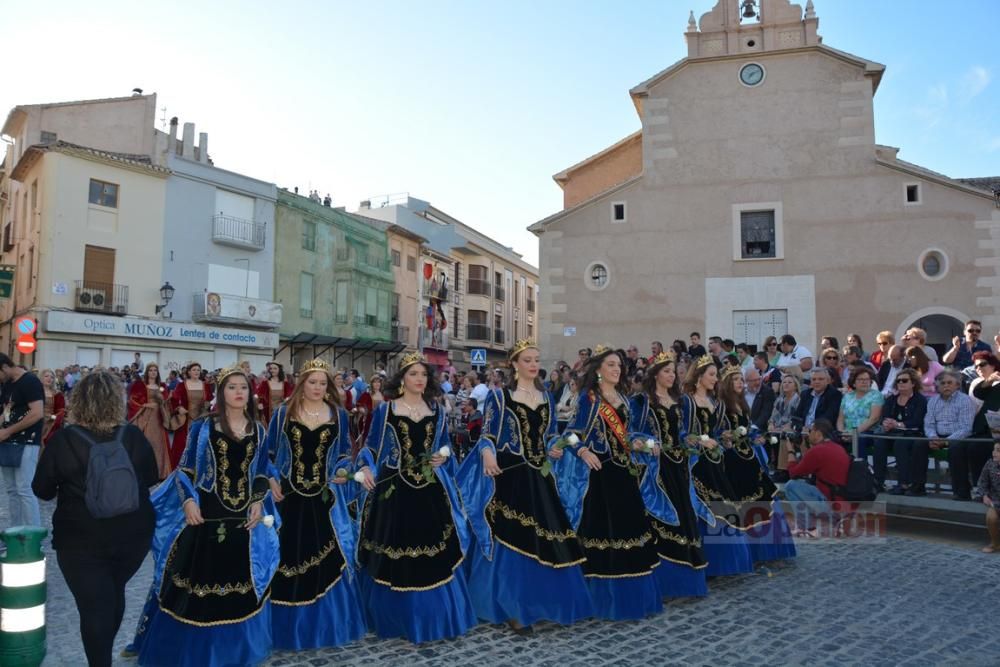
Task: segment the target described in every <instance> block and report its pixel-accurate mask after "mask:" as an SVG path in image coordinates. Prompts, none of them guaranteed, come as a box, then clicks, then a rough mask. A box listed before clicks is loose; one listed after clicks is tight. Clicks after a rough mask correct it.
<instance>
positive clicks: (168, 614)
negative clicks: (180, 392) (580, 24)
mask: <svg viewBox="0 0 1000 667" xmlns="http://www.w3.org/2000/svg"><path fill="white" fill-rule="evenodd" d="M218 386H219V388H220V390H219V406H218V408H217V410H216V412H215V413H213V414H211V415H209V416H208V417H206V418H204V419H199V420H197V421H195V422H194V423H193V424H192V425H191V428H190V429H189V432H188V442H187V447H186V448H185V450H184V454H183V455H182V457H181V462H180V466H179V467H178V468H177V470H175V471H174V472H173V473H171V474H170V476H169V477H167V479H166V480H165V481H164V482H163V484H161V485H160V487H159V488H158V489H157V491H156V493H155V494H154V497H153V506H154V508H155V509H156V513H157V521H156V525H157V530H156V535H155V536H154V538H153V555H154V558H155V569H154V576H153V587H152V592H151V594H150V598H149V601H148V603H147V605H146V608H145V610H144V613H143V616H142V618H141V619H140V621H139V629H138V630H137V634H136V641H135V643H134V644H133V647H134V648H135V649H136V650H137V651H138V653H139V664H140V665H192V666H200V665H255V664H258V663H260V662H262V661H263V660H264V659H265V658H267V656H268V654H269V653H270V650H271V606H270V602H269V600H268V589H269V586H270V584H271V579H272V577H273V576H274V572H275V570H276V569H277V565H278V549H279V547H278V536H277V533H276V532H275V529H274V527H272V526H273V523H274V515H275V512H274V509H273V508H274V505H273V503H272V501H271V497H270V492H269V489H268V480H267V470H268V456H267V447H266V443H265V441H264V428H263V426H261V425H260V424H258V423H257V415H256V412H255V409H254V402H253V400H251V398H252V394H251V390H250V381H249V378H247V377H246V375H244V374H243V371H242V370H240V369H239V367H234V368H230V369H226V370H224V371H222V373H221V374H220V376H219V380H218ZM265 505H266V506H267V507H268V509H267V510H265Z"/></svg>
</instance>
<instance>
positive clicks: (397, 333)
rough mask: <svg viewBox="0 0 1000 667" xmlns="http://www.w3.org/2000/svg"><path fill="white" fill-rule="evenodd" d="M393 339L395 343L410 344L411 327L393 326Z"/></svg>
mask: <svg viewBox="0 0 1000 667" xmlns="http://www.w3.org/2000/svg"><path fill="white" fill-rule="evenodd" d="M392 341H393V342H394V343H403V344H404V345H409V344H410V327H402V326H394V327H393V328H392Z"/></svg>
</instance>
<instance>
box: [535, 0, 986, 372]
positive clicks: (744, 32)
mask: <svg viewBox="0 0 1000 667" xmlns="http://www.w3.org/2000/svg"><path fill="white" fill-rule="evenodd" d="M818 24H819V19H818V18H817V16H816V11H815V8H814V6H813V2H812V0H809V1H808V2H807V3H806V5H805V8H804V9H803V7H802V6H801V5H797V4H791V3H790V2H789V1H788V0H760V2H754V1H753V0H743V2H740V1H739V0H719V2H718V3H717V4H716V5H715V7H714V9H712V10H711V11H710V12H708V13H706V14H704V15H702V16H701V19H700V20H698V21H697V22H696V21H695V17H694V13H693V12H692V14H691V18H690V20H689V23H688V27H687V32H686V33H685V38H686V40H687V46H688V55H687V57H686V58H683V59H681V60H680V61H678V62H676V63H674V64H673V65H671V66H670V67H668V68H667V69H665V70H663V71H662V72H659V73H658V74H655V75H653V76H652V77H651V78H650V79H648V80H646V81H644V82H642V83H639V84H638V85H636V86H635V87H634V88H632V89H631V90H630V91H629V93H630V95H631V98H632V103H633V104H634V105H635V109H636V112H637V114H638V116H639V121H640V123H641V128H640V129H639V130H638V131H636V132H635V133H634V134H632V135H630V136H627V137H625V138H624V139H622V140H621V141H619V142H618V143H616V144H614V145H613V146H610V147H608V148H606V149H605V150H603V151H601V152H600V153H597V154H596V155H593V156H591V157H589V158H587V159H585V160H583V161H582V162H579V163H578V164H575V165H573V166H571V167H569V168H567V169H565V170H564V171H562V172H561V173H559V174H556V175H555V177H554V178H555V180H556V182H557V183H558V184H559V186H560V187H561V188H562V190H563V194H564V209H563V210H562V211H560V212H558V213H556V214H554V215H552V216H550V217H548V218H545V219H544V220H541V221H539V222H537V223H535V224H534V225H532V226H531V227H530V228H529V229H530V230H531V231H532V232H534V233H535V234H536V235H537V236H538V237H539V243H540V248H539V254H540V271H539V273H540V277H541V278H540V283H541V285H540V299H541V303H540V308H539V311H540V327H539V331H538V334H539V344H540V347H541V349H542V350H543V359H544V360H545V361H546V362H551V361H555V360H558V359H566V360H572V359H574V358H575V357H576V351H577V349H579V348H582V347H593V346H594V345H595V344H597V343H610V344H612V345H615V346H621V347H624V346H626V345H628V344H631V343H637V344H640V346H641V349H644V347H645V346H646V345H648V343H649V341H650V340H654V339H659V340H663V341H664V343H665V344H666V345H669V343H670V341H671V340H673V339H674V338H681V339H684V340H687V337H688V333H689V332H691V331H699V332H701V334H702V336H703V338H707V336H710V335H717V336H722V337H723V338H732V339H734V340H735V341H736V342H737V343H739V342H746V343H748V344H751V345H756V346H759V345H760V344H761V342H762V341H763V339H764V338H765V337H766V336H768V335H777V336H780V335H782V334H785V333H791V334H793V335H794V336H795V337H796V338H797V339H798V341H799V342H800V343H801V344H803V345H805V346H806V347H809V348H810V349H812V350H815V349H816V344H817V342H818V340H819V338H820V337H822V336H824V335H835V336H839V337H840V339H841V340H842V341H843V340H844V338H845V337H846V335H847V334H848V333H849V332H851V333H859V334H861V336H862V338H863V340H864V341H865V343H866V347H869V346H873V344H874V336H875V334H876V333H877V332H878V331H880V330H883V329H888V330H891V331H893V332H894V333H895V334H896V335H897V340H899V338H900V335H901V333H902V332H903V331H904V330H905V329H906V328H907V327H909V326H915V325H916V326H922V327H923V328H925V329H926V330H927V331H928V338H929V340H928V342H929V343H932V344H945V343H949V342H950V339H951V336H953V335H956V334H959V333H960V332H961V327H962V321H964V320H965V319H968V318H977V319H981V320H983V323H984V325H985V328H986V331H985V332H984V338H986V339H987V340H990V339H992V335H993V333H995V332H996V331H997V329H998V327H1000V208H998V206H1000V198H998V195H997V194H996V193H995V192H994V191H993V188H994V187H1000V182H998V181H1000V179H988V178H987V179H967V180H959V179H955V178H949V177H947V176H944V175H943V174H940V173H936V172H934V171H931V170H930V169H928V168H927V167H924V166H918V165H915V164H911V163H909V162H905V161H903V160H901V159H900V158H899V157H898V156H897V153H898V152H899V149H898V148H894V147H891V146H884V145H880V144H878V143H877V141H876V137H875V123H874V96H875V93H876V92H877V91H878V87H879V83H880V81H881V79H882V76H883V74H884V72H885V66H884V65H882V64H879V63H877V62H873V61H871V60H868V59H866V58H863V57H860V56H857V55H853V54H850V53H845V52H843V51H839V50H837V49H835V48H833V47H830V46H827V45H826V44H825V43H824V42H823V39H822V38H821V37H820V36H819V34H818V32H817V28H818ZM986 334H989V335H988V336H987V335H986Z"/></svg>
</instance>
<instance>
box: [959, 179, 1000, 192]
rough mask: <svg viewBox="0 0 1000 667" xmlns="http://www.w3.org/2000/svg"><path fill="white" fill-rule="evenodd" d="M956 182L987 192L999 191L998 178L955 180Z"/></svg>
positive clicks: (999, 181)
mask: <svg viewBox="0 0 1000 667" xmlns="http://www.w3.org/2000/svg"><path fill="white" fill-rule="evenodd" d="M955 180H956V181H958V182H960V183H965V184H966V185H971V186H972V187H974V188H979V189H980V190H986V191H987V192H996V191H997V190H1000V176H981V177H979V178H956V179H955Z"/></svg>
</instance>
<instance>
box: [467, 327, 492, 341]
mask: <svg viewBox="0 0 1000 667" xmlns="http://www.w3.org/2000/svg"><path fill="white" fill-rule="evenodd" d="M465 338H466V339H467V340H482V341H486V342H489V340H490V328H489V327H488V326H486V325H485V324H467V325H466V326H465Z"/></svg>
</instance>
